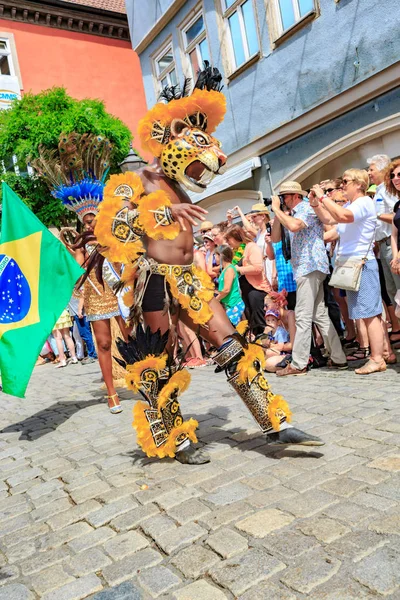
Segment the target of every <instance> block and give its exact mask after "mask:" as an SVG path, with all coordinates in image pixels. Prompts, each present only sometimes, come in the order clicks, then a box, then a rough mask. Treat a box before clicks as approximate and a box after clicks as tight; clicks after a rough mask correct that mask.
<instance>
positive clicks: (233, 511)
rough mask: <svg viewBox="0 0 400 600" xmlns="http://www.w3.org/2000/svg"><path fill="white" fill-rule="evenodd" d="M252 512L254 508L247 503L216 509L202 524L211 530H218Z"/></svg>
mask: <svg viewBox="0 0 400 600" xmlns="http://www.w3.org/2000/svg"><path fill="white" fill-rule="evenodd" d="M251 512H253V508H252V507H251V506H249V504H247V503H246V502H235V503H233V504H230V505H228V506H223V507H222V508H214V509H213V511H212V512H211V513H210V514H208V515H206V516H205V517H203V518H202V519H201V522H202V524H203V525H205V526H206V527H208V528H209V529H218V528H219V527H221V526H223V525H228V524H229V523H231V522H232V521H235V520H236V519H238V518H240V517H243V516H245V515H246V514H248V513H251Z"/></svg>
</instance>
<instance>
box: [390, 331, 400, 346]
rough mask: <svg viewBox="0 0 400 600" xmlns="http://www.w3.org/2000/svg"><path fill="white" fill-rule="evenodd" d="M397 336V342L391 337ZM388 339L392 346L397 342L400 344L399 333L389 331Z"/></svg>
mask: <svg viewBox="0 0 400 600" xmlns="http://www.w3.org/2000/svg"><path fill="white" fill-rule="evenodd" d="M395 335H397V336H398V337H397V340H394V339H393V336H395ZM389 339H390V341H391V342H393V344H397V342H400V331H391V332H390V333H389Z"/></svg>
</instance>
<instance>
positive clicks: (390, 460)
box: [367, 454, 400, 472]
mask: <svg viewBox="0 0 400 600" xmlns="http://www.w3.org/2000/svg"><path fill="white" fill-rule="evenodd" d="M367 467H369V468H370V469H380V470H381V471H390V472H398V471H400V454H392V455H386V456H382V457H380V458H377V459H376V460H373V461H372V462H370V463H368V465H367Z"/></svg>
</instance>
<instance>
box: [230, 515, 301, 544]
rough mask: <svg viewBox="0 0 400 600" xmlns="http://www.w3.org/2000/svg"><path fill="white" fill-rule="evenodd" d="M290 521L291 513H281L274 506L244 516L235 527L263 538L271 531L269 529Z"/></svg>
mask: <svg viewBox="0 0 400 600" xmlns="http://www.w3.org/2000/svg"><path fill="white" fill-rule="evenodd" d="M292 521H293V517H292V515H288V514H287V513H283V512H281V511H280V510H277V509H276V508H269V509H268V508H267V509H266V510H261V511H259V512H256V513H255V514H254V515H251V516H250V517H246V519H243V520H242V521H238V522H237V523H236V524H235V527H236V528H237V529H240V531H244V532H245V533H247V534H248V535H251V536H253V537H256V538H263V537H265V536H266V535H268V534H269V533H271V531H275V530H276V529H282V527H286V526H287V525H289V524H290V523H291V522H292Z"/></svg>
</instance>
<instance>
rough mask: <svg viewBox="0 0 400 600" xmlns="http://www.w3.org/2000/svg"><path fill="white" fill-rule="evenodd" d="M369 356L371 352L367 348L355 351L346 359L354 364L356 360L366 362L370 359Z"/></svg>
mask: <svg viewBox="0 0 400 600" xmlns="http://www.w3.org/2000/svg"><path fill="white" fill-rule="evenodd" d="M369 355H370V350H369V347H368V346H367V347H366V348H358V350H353V351H352V352H350V354H348V355H347V356H346V358H347V360H348V361H349V362H354V361H356V360H364V359H365V358H368V356H369Z"/></svg>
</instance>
